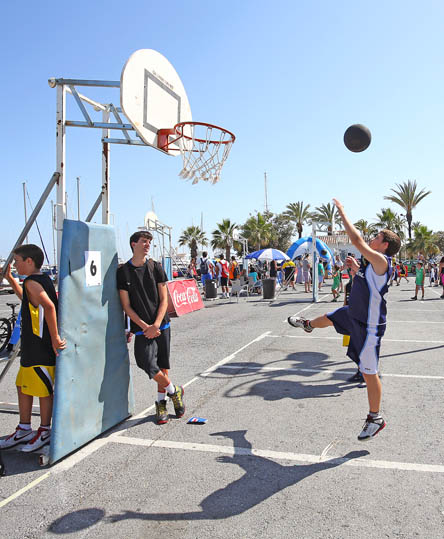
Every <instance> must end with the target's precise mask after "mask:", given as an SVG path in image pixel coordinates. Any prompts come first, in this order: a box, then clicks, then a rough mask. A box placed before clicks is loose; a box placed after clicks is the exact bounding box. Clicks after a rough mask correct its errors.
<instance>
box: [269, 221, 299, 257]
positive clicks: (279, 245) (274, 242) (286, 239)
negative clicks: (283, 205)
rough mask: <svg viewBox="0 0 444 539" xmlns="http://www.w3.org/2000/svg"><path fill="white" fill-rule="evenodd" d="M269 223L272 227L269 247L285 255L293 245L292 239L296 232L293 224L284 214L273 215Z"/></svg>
mask: <svg viewBox="0 0 444 539" xmlns="http://www.w3.org/2000/svg"><path fill="white" fill-rule="evenodd" d="M269 222H270V223H271V227H272V229H271V237H270V242H269V246H270V247H273V248H274V249H279V250H281V251H283V252H284V253H285V252H286V251H287V250H288V248H289V247H290V245H291V243H292V242H291V238H292V237H293V235H294V232H295V227H294V225H293V223H292V222H291V221H289V220H288V217H287V216H286V215H285V214H284V213H278V214H276V215H273V214H272V215H271V217H270V219H269Z"/></svg>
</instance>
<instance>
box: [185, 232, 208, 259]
mask: <svg viewBox="0 0 444 539" xmlns="http://www.w3.org/2000/svg"><path fill="white" fill-rule="evenodd" d="M198 244H200V245H208V241H207V238H206V236H205V232H203V231H202V230H201V229H200V227H198V226H189V227H188V228H186V229H185V230H184V231H183V232H182V235H181V236H180V238H179V245H180V246H183V245H187V246H188V247H189V248H190V255H191V258H196V257H197V246H198Z"/></svg>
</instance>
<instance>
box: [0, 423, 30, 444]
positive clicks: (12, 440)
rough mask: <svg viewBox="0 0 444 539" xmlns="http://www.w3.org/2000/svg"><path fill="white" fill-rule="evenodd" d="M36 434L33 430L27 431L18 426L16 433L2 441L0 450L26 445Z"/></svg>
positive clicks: (0, 441)
mask: <svg viewBox="0 0 444 539" xmlns="http://www.w3.org/2000/svg"><path fill="white" fill-rule="evenodd" d="M35 434H36V433H35V431H33V430H25V429H21V428H20V427H19V426H17V428H16V429H15V432H13V433H12V434H10V435H9V436H7V437H6V438H3V440H0V449H10V448H12V447H15V446H16V445H19V444H26V443H27V442H29V441H30V440H32V439H33V438H34V436H35Z"/></svg>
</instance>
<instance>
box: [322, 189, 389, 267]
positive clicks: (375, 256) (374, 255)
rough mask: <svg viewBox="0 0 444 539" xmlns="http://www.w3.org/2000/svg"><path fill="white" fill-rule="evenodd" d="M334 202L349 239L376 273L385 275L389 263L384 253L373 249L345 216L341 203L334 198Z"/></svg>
mask: <svg viewBox="0 0 444 539" xmlns="http://www.w3.org/2000/svg"><path fill="white" fill-rule="evenodd" d="M333 202H334V204H335V206H336V208H337V209H338V213H339V215H340V216H341V219H342V222H343V224H344V228H345V231H346V232H347V234H348V237H349V238H350V241H351V242H352V243H353V245H354V246H355V247H356V248H357V249H358V250H359V252H360V253H361V254H362V255H363V256H364V258H366V259H367V260H368V261H369V262H370V264H371V265H372V266H373V269H374V270H375V273H376V274H377V275H384V273H385V272H386V271H387V267H388V262H387V259H386V257H385V256H384V255H383V254H382V253H379V252H378V251H375V250H374V249H372V248H371V247H370V246H369V245H368V244H367V243H366V242H365V241H364V238H363V237H362V236H361V234H360V233H359V230H358V229H357V228H355V226H354V225H353V223H352V222H351V221H350V220H349V218H348V217H347V215H346V214H345V211H344V206H343V205H342V204H341V203H340V202H339V200H337V199H336V198H334V199H333Z"/></svg>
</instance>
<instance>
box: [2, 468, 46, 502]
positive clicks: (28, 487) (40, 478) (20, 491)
mask: <svg viewBox="0 0 444 539" xmlns="http://www.w3.org/2000/svg"><path fill="white" fill-rule="evenodd" d="M49 475H50V472H46V473H45V474H43V475H41V476H40V477H38V478H37V479H34V481H31V483H29V484H27V485H26V486H25V487H23V488H21V489H20V490H18V491H17V492H15V493H14V494H12V495H11V496H9V498H6V499H4V500H2V501H1V502H0V507H4V506H5V505H8V503H10V502H12V501H13V500H15V499H16V498H18V497H19V496H21V495H22V494H24V493H25V492H28V490H31V489H32V488H33V487H35V486H37V485H38V484H39V483H41V482H42V481H44V480H45V479H46V478H47V477H49Z"/></svg>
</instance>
